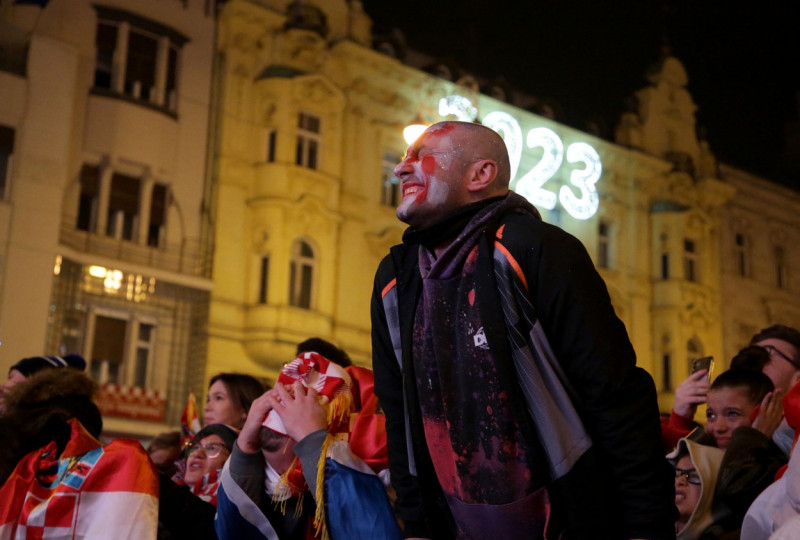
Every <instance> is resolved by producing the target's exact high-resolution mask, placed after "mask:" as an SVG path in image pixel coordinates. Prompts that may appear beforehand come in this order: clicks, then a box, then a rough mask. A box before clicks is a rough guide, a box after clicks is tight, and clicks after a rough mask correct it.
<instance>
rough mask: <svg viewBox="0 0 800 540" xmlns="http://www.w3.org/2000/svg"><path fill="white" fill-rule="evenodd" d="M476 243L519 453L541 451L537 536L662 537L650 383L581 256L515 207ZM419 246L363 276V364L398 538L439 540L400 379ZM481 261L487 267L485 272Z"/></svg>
mask: <svg viewBox="0 0 800 540" xmlns="http://www.w3.org/2000/svg"><path fill="white" fill-rule="evenodd" d="M509 197H517V196H516V195H515V194H513V193H512V194H510V195H509ZM496 231H501V236H502V238H497V237H496V235H495V232H496ZM486 238H488V241H487V242H485V244H484V245H485V246H487V247H485V248H484V250H483V251H482V252H479V255H478V257H479V259H483V266H482V268H483V269H487V268H488V269H489V272H491V269H492V268H494V274H495V277H494V278H493V279H495V280H496V281H495V287H496V289H497V290H496V296H495V298H496V301H495V302H494V304H495V305H496V306H497V309H498V310H499V311H497V313H499V315H498V316H496V317H486V318H485V320H484V321H483V322H484V325H485V330H486V337H487V339H488V341H489V346H490V347H491V348H492V351H493V352H494V351H503V352H498V354H505V355H507V357H508V358H509V361H513V363H514V370H515V371H516V372H517V373H518V374H520V379H519V380H520V381H521V382H520V388H519V389H515V390H516V391H518V392H521V393H522V394H523V395H524V401H523V403H525V405H524V406H525V407H526V408H527V412H528V413H529V414H528V416H527V417H528V418H529V420H530V421H531V424H532V425H533V427H534V429H535V431H536V433H537V434H538V436H539V442H540V444H539V445H538V448H536V449H529V451H539V452H542V454H543V459H542V462H543V463H547V467H548V471H547V472H546V474H545V475H543V476H546V477H549V478H550V480H549V481H547V482H546V484H547V488H548V492H549V495H550V500H551V502H552V505H553V515H552V516H551V518H552V520H553V522H552V523H551V526H550V527H549V528H548V530H549V531H550V532H554V531H556V530H557V529H560V528H564V529H566V531H567V538H605V537H608V538H625V537H628V538H634V537H647V538H668V537H672V536H674V520H675V507H674V499H673V488H672V482H673V480H672V473H671V471H670V470H669V466H668V464H667V463H666V461H665V460H664V457H663V453H662V450H661V442H660V430H659V420H658V408H657V404H656V394H655V388H654V386H653V382H652V378H651V377H650V376H649V375H648V374H647V373H646V372H644V371H643V370H641V369H640V368H637V367H636V365H635V362H636V360H635V354H634V352H633V348H632V346H631V344H630V341H629V340H628V336H627V333H626V331H625V327H624V325H623V324H622V322H621V321H620V320H619V319H618V318H617V316H616V315H615V313H614V310H613V308H612V306H611V302H610V299H609V296H608V292H607V290H606V287H605V284H604V283H603V281H602V279H601V278H600V276H599V275H598V274H597V272H596V271H595V269H594V267H593V265H592V262H591V260H590V258H589V256H588V254H587V253H586V250H585V249H584V248H583V246H582V245H581V244H580V242H579V241H578V240H577V239H576V238H574V237H572V236H571V235H569V234H567V233H565V232H564V231H562V230H561V229H559V228H557V227H553V226H550V225H548V224H546V223H543V222H542V221H541V220H539V219H536V218H535V217H533V216H532V215H522V214H517V213H510V214H508V215H506V216H505V217H503V218H502V221H501V222H500V223H499V224H497V225H496V226H495V227H494V229H493V230H487V234H486ZM492 244H493V245H492ZM419 249H420V248H419V246H418V245H398V246H395V247H393V248H392V250H391V253H390V255H389V256H387V257H386V258H385V259H384V260H383V261H382V263H381V265H380V267H379V269H378V272H377V274H376V278H375V288H374V291H373V300H372V333H373V368H374V371H375V381H376V385H375V386H376V393H377V394H378V397H379V399H380V400H381V405H382V407H383V409H384V411H385V413H386V419H387V432H388V444H389V461H390V469H391V474H392V483H393V485H394V487H395V489H396V491H397V494H398V499H397V502H396V505H395V510H396V513H397V515H398V517H399V518H401V519H402V520H403V521H404V523H405V535H406V537H411V536H427V537H432V538H451V537H454V536H456V535H457V532H456V531H457V527H456V525H455V524H454V521H453V518H452V515H451V513H450V511H449V508H448V505H447V504H446V503H445V502H444V499H443V495H442V489H441V487H440V486H439V483H438V480H437V476H436V473H435V471H434V469H433V465H432V462H431V458H430V453H429V451H428V447H427V444H426V440H425V433H424V431H423V427H422V421H421V414H420V408H419V403H418V397H417V391H416V388H415V384H414V382H413V381H415V375H414V373H413V359H412V355H411V351H412V338H413V336H412V331H413V327H414V314H415V312H416V307H417V303H418V300H419V298H420V294H421V290H422V278H421V276H420V270H419V263H418V256H419ZM487 259H493V261H490V262H488V265H487V263H486V260H487ZM480 266H481V263H480V261H479V267H480ZM485 304H491V302H484V305H485ZM498 336H504V337H505V338H506V339H501V338H499V337H498ZM545 336H546V338H545ZM393 338H394V339H393ZM501 341H506V342H505V343H502V342H501ZM573 413H574V416H572V415H573ZM522 414H523V415H525V413H524V412H523V413H522ZM520 535H521V536H520V537H527V536H528V535H526V534H525V532H524V531H520Z"/></svg>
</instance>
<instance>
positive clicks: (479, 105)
mask: <svg viewBox="0 0 800 540" xmlns="http://www.w3.org/2000/svg"><path fill="white" fill-rule="evenodd" d="M401 49H402V44H401V42H397V41H392V40H391V39H387V40H383V41H382V40H381V39H379V38H377V37H376V36H372V35H371V33H370V22H369V20H368V18H367V17H366V16H365V15H364V13H363V11H362V10H361V6H360V3H359V2H358V1H350V2H347V1H345V0H339V1H336V0H327V1H323V0H320V1H317V2H314V3H310V2H284V1H278V0H276V1H270V0H262V1H260V2H245V1H236V0H234V1H231V2H228V3H227V4H226V5H225V6H223V8H222V10H221V16H220V31H219V40H218V50H219V54H220V56H221V58H222V59H223V60H222V61H221V62H220V65H221V66H222V69H221V70H220V72H219V76H220V85H221V87H222V88H223V90H222V92H221V95H222V96H223V98H222V100H221V104H220V108H219V112H220V116H219V118H220V120H219V123H218V127H219V132H218V133H219V136H218V140H217V143H218V144H219V147H218V148H219V151H218V155H219V162H218V169H217V171H216V173H215V181H216V187H217V189H216V192H215V193H216V209H217V210H216V212H217V214H216V224H217V227H216V229H215V230H216V241H215V244H216V248H217V249H216V251H215V263H214V282H215V288H214V291H213V292H212V301H211V317H210V324H209V368H208V374H209V375H210V374H212V373H214V372H216V371H220V370H222V369H224V368H225V367H226V366H229V365H231V363H233V364H234V365H238V366H241V369H243V370H248V371H254V372H258V373H261V374H263V375H265V376H273V375H274V374H275V373H276V372H277V370H278V369H279V368H280V366H281V365H282V364H283V363H284V362H286V361H287V360H288V359H290V358H291V357H292V354H293V351H294V345H295V344H296V343H297V342H299V341H300V340H302V339H305V338H306V337H309V336H312V335H318V336H321V337H325V338H327V339H330V340H332V341H334V342H335V343H337V344H338V345H340V346H342V347H344V348H345V349H346V350H347V351H348V352H349V353H350V354H351V355H352V356H353V357H354V358H355V359H356V361H358V362H359V363H363V364H366V365H368V363H369V355H370V336H369V298H370V294H371V283H372V275H373V272H374V269H375V268H376V267H377V265H378V262H379V261H380V259H381V258H382V257H383V256H384V255H385V254H386V253H387V252H388V249H389V247H390V246H391V245H392V244H394V243H397V242H398V241H399V239H400V236H401V234H402V230H403V228H404V227H403V225H402V224H401V223H399V222H398V221H397V219H396V218H395V215H394V207H395V206H396V203H397V201H398V192H397V184H396V183H395V182H396V180H395V179H394V178H393V174H392V169H393V167H394V165H395V164H396V163H397V162H398V161H399V160H400V159H401V158H402V155H403V153H404V150H405V148H406V146H407V143H406V142H405V141H404V140H403V139H402V138H401V130H402V128H403V127H404V126H406V125H408V124H410V123H413V122H420V121H421V122H424V123H427V124H430V123H433V122H435V121H438V120H443V119H448V118H449V119H462V120H469V121H473V120H477V121H480V122H482V123H484V124H486V125H490V126H491V127H493V128H495V129H496V130H498V132H500V133H501V134H502V135H503V136H504V138H505V140H506V143H507V144H508V146H509V149H510V153H511V158H512V168H513V169H514V171H515V175H514V180H513V181H512V188H513V189H515V190H516V191H517V192H519V193H521V194H523V195H525V196H526V197H527V198H528V199H529V200H531V201H532V202H533V203H534V204H535V205H536V206H537V207H538V208H539V209H540V210H541V211H542V214H543V216H544V218H545V219H546V220H547V221H550V222H552V223H555V224H557V225H559V226H561V227H562V228H564V229H565V230H567V231H569V232H571V233H572V234H574V235H575V236H577V237H578V238H580V239H581V240H582V241H583V242H584V244H585V245H586V247H587V249H588V250H589V252H590V254H591V255H592V257H593V258H594V260H595V262H596V264H597V266H598V268H599V270H600V272H601V274H602V276H603V278H604V279H605V281H606V283H607V285H608V288H609V291H610V293H611V297H612V301H613V303H614V306H615V308H616V310H617V312H618V313H619V315H620V317H621V318H622V319H623V320H624V321H625V323H626V325H627V328H628V332H629V334H630V336H631V339H632V341H633V343H634V346H635V348H636V350H637V353H638V357H639V362H640V364H641V365H642V366H643V367H645V369H647V370H648V371H649V372H650V373H651V374H652V375H653V377H654V379H655V380H656V384H657V387H658V389H659V395H660V401H661V406H662V409H663V410H665V411H668V410H669V408H670V407H671V402H672V397H673V391H674V388H675V386H677V385H678V384H679V383H680V382H681V381H682V380H683V379H684V378H685V377H686V376H687V375H688V373H689V369H690V364H691V361H692V360H693V359H695V358H698V357H701V356H705V355H712V356H714V357H715V358H716V359H717V364H716V366H717V368H716V369H717V373H719V371H721V370H722V369H724V368H725V366H727V364H728V363H729V360H730V358H731V357H732V356H733V354H735V352H736V351H737V350H738V349H739V348H740V347H741V346H743V345H745V344H746V343H747V341H748V340H749V337H750V336H751V335H752V334H753V333H754V332H755V331H757V330H759V329H760V328H763V327H766V326H768V325H770V324H773V323H776V322H781V323H784V324H790V325H795V326H798V325H800V319H798V317H797V314H796V313H795V312H793V309H792V307H791V304H790V302H788V296H789V295H790V294H791V291H792V287H793V286H794V282H793V278H792V277H791V270H792V268H793V267H794V265H793V264H792V261H791V260H790V258H791V257H792V256H793V255H792V254H791V253H790V251H789V250H788V249H787V247H786V246H788V245H790V242H791V240H790V239H791V238H793V237H794V235H795V234H797V232H798V227H797V226H798V223H797V221H796V220H792V218H791V216H792V215H794V213H793V212H792V210H791V208H797V206H796V204H797V203H798V202H800V201H798V199H797V195H796V194H794V193H793V192H790V191H789V190H785V189H780V188H777V187H776V186H775V185H774V184H773V183H771V182H768V181H766V180H763V179H759V180H758V181H757V182H756V181H750V179H749V178H747V175H746V174H744V173H741V172H740V171H735V170H732V169H730V168H726V167H724V166H720V165H718V164H717V163H716V161H715V158H714V155H713V154H712V153H711V151H710V149H709V148H708V144H707V143H706V142H705V141H703V140H700V139H698V136H697V129H696V123H695V111H696V106H695V104H694V102H693V100H692V98H691V96H690V94H689V92H688V91H687V84H688V77H687V74H686V72H685V70H684V68H683V66H682V64H681V63H680V62H679V61H678V60H677V59H675V58H671V57H665V58H663V59H662V60H661V61H660V62H659V63H658V64H657V65H656V66H655V68H654V70H653V73H652V75H651V76H650V77H649V79H648V81H647V85H646V86H645V87H644V88H643V89H642V90H641V91H639V92H638V93H637V95H636V96H635V97H636V103H637V108H636V109H634V110H631V111H630V112H628V113H626V114H625V115H623V117H622V118H621V119H620V124H619V128H618V130H617V133H616V141H615V142H614V143H610V142H609V141H605V140H601V139H599V138H596V137H593V136H591V135H588V134H586V133H583V132H580V131H577V130H574V129H570V128H568V127H565V126H563V125H560V124H558V123H557V122H554V121H552V120H550V119H549V118H547V117H546V116H547V115H546V114H545V115H541V114H540V115H537V114H533V113H531V112H529V111H528V110H526V108H522V107H521V106H516V105H515V104H514V102H515V100H514V99H510V96H509V95H508V93H507V92H506V93H504V89H503V88H498V87H495V86H492V85H491V84H485V85H481V84H480V83H479V82H478V81H477V80H476V79H475V78H474V77H472V76H469V75H467V74H463V73H459V72H458V71H457V69H453V67H452V66H450V65H447V64H446V63H437V62H435V61H434V62H429V63H428V64H425V63H421V62H420V61H419V59H414V58H412V57H411V55H410V54H404V52H403V51H402V50H401ZM410 60H413V62H412V61H410ZM412 63H413V64H414V65H411V64H412ZM516 101H519V100H516ZM755 193H758V196H755ZM779 202H780V205H782V206H784V207H785V208H784V209H783V210H781V211H780V212H777V213H776V212H771V213H770V214H769V217H768V218H766V219H765V217H766V216H767V214H766V213H765V212H764V208H762V207H763V206H764V205H766V206H772V205H778V204H779ZM756 222H757V223H758V226H757V227H756V226H755V223H756ZM748 224H749V225H748ZM761 228H763V229H764V230H765V234H769V235H771V238H773V240H771V241H770V247H769V248H767V247H765V246H763V245H761V244H760V243H759V245H758V247H756V245H755V244H756V239H755V237H756V235H757V234H759V233H758V231H759V229H761ZM736 231H740V232H738V233H737V232H736ZM737 235H740V236H742V237H743V238H744V240H742V239H741V238H740V237H739V236H737ZM737 242H744V243H745V245H746V248H743V247H740V248H737V247H736V246H737V245H738V244H737ZM737 249H738V250H739V251H736V250H737ZM744 249H746V255H747V261H749V262H746V263H742V264H747V265H749V266H747V268H746V272H745V273H744V274H742V273H741V271H740V270H738V269H737V268H738V267H736V266H735V264H734V262H733V261H734V257H733V253H734V251H735V252H736V253H744V251H742V250H744ZM764 250H767V251H769V250H771V251H769V253H766V252H765V251H764ZM742 256H744V255H742ZM778 259H780V260H781V261H783V262H782V263H781V264H780V265H779V268H777V269H776V268H773V269H772V270H769V269H768V268H760V267H761V266H768V265H769V263H768V262H767V261H768V260H778ZM775 264H777V263H775ZM756 266H759V268H758V270H757V269H756ZM770 272H772V275H771V277H769V276H767V274H769V273H770ZM756 282H757V283H756Z"/></svg>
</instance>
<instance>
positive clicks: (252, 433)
mask: <svg viewBox="0 0 800 540" xmlns="http://www.w3.org/2000/svg"><path fill="white" fill-rule="evenodd" d="M274 392H275V389H274V388H273V389H272V390H267V391H266V392H264V393H263V394H261V395H260V396H259V397H257V398H256V399H255V400H253V403H252V405H250V410H249V411H248V412H247V419H245V421H244V427H243V428H242V431H241V432H240V433H239V437H237V438H236V445H237V446H238V447H239V449H240V450H241V451H243V452H247V453H248V454H253V453H255V452H258V451H259V450H261V442H260V441H259V439H258V436H259V434H260V433H261V424H263V423H264V419H265V418H266V417H267V414H269V411H271V410H272V402H271V401H270V399H269V397H270V396H271V395H272V394H273V393H274Z"/></svg>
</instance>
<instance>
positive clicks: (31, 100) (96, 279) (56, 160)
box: [0, 0, 215, 436]
mask: <svg viewBox="0 0 800 540" xmlns="http://www.w3.org/2000/svg"><path fill="white" fill-rule="evenodd" d="M39 4H40V5H36V4H33V5H31V4H17V3H16V2H3V4H2V8H1V11H0V15H1V16H2V25H3V27H2V31H0V35H2V36H3V37H2V38H1V39H2V41H3V47H2V52H3V58H2V62H3V64H2V70H0V95H2V96H3V97H2V99H0V126H1V127H0V130H2V139H3V151H4V156H3V160H2V166H3V183H2V186H3V191H2V202H0V238H1V239H2V242H0V328H1V329H2V330H1V331H2V337H1V338H0V339H2V350H1V351H0V364H1V365H2V369H4V370H7V369H8V367H9V366H10V365H12V364H13V363H15V362H16V361H17V360H19V359H20V358H23V357H25V356H33V355H37V354H42V353H47V354H66V353H73V352H77V353H80V354H82V355H83V356H84V357H85V358H86V360H87V363H88V365H89V368H88V369H89V371H90V373H91V375H92V376H93V377H94V378H95V379H96V380H97V381H98V382H100V383H101V385H102V390H101V394H100V396H99V404H100V408H101V410H102V412H103V413H104V417H105V428H106V431H107V432H109V433H111V434H137V435H142V436H144V435H148V434H154V433H157V432H159V431H164V430H166V428H167V427H168V426H170V425H175V424H176V423H177V422H178V419H179V416H180V412H181V411H182V409H183V407H184V405H185V403H186V397H187V395H188V392H189V389H190V388H195V389H198V390H200V391H201V392H202V391H203V390H202V389H203V388H204V379H203V373H204V368H205V354H206V323H207V319H208V305H209V291H210V290H211V286H212V282H211V264H210V263H211V259H210V239H211V237H210V235H209V231H210V229H209V223H210V222H209V216H210V213H209V212H208V206H207V204H208V186H209V185H210V184H209V183H208V182H207V177H206V175H207V163H206V156H207V152H206V147H207V144H208V133H209V126H210V121H211V116H210V115H211V83H212V67H213V43H214V35H215V19H214V12H213V10H211V9H210V8H209V6H208V5H207V4H208V3H206V2H201V1H193V2H187V1H179V0H171V1H164V2H155V1H149V0H109V1H103V2H97V3H92V2H88V1H83V0H77V1H76V0H69V1H67V0H52V1H50V2H40V3H39ZM41 4H44V5H43V6H42V5H41ZM4 373H5V371H4Z"/></svg>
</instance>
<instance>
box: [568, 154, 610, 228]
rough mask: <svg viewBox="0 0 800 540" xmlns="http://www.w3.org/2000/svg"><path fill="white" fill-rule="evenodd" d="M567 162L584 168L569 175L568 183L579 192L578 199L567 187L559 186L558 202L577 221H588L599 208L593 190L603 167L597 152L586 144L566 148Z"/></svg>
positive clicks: (598, 200)
mask: <svg viewBox="0 0 800 540" xmlns="http://www.w3.org/2000/svg"><path fill="white" fill-rule="evenodd" d="M567 161H569V162H570V163H577V162H581V161H582V162H583V163H585V164H586V167H584V168H583V169H576V170H574V171H572V173H570V175H569V183H570V184H572V185H573V186H575V187H576V188H578V190H580V197H576V196H575V194H574V193H573V192H572V190H571V189H570V188H569V187H567V186H561V189H560V190H559V192H558V200H560V201H561V204H562V205H564V208H565V209H566V211H567V212H569V214H570V215H571V216H572V217H574V218H577V219H589V218H590V217H592V216H593V215H594V214H595V213H596V212H597V209H598V207H599V206H600V197H599V196H598V194H597V189H595V184H596V183H597V181H598V180H600V175H601V174H603V165H602V164H601V162H600V156H599V155H598V154H597V151H596V150H595V149H594V148H592V147H591V146H589V145H588V144H586V143H582V142H578V143H573V144H571V145H569V148H567Z"/></svg>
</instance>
